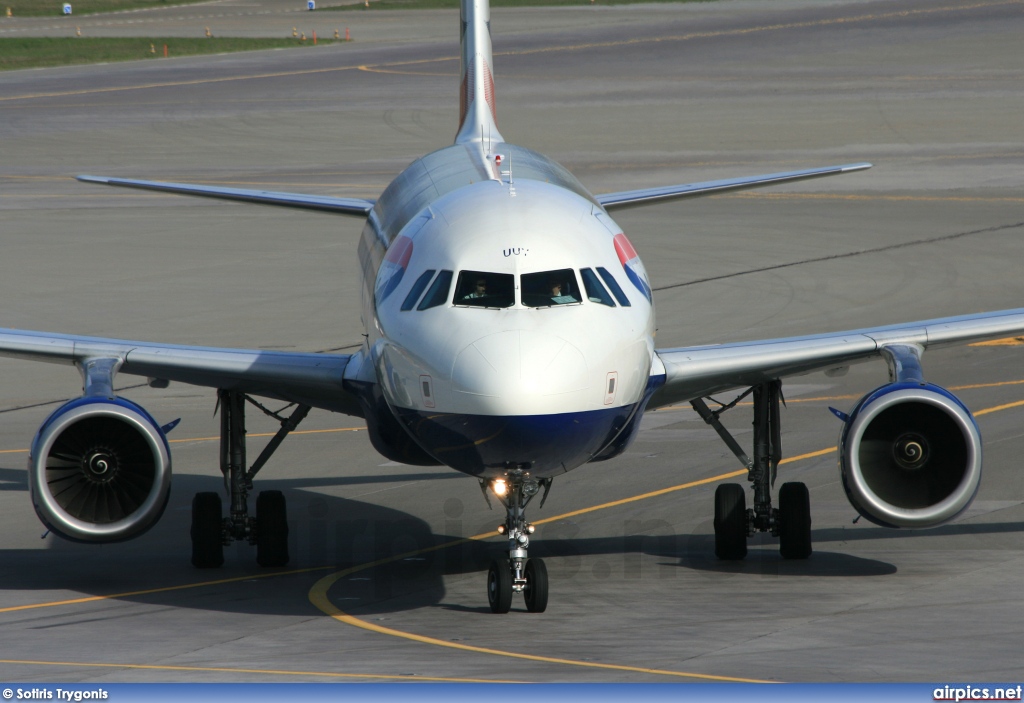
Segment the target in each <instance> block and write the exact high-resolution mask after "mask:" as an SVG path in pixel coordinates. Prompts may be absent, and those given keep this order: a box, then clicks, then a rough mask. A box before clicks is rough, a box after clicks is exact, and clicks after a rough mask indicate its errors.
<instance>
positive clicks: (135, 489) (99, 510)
mask: <svg viewBox="0 0 1024 703" xmlns="http://www.w3.org/2000/svg"><path fill="white" fill-rule="evenodd" d="M28 473H29V491H30V493H31V496H32V503H33V505H34V507H35V510H36V514H37V515H38V516H39V519H40V520H42V521H43V524H45V525H46V526H47V527H48V528H49V529H51V530H53V531H54V532H56V533H57V534H59V535H61V536H62V537H65V538H67V539H70V540H73V541H79V542H118V541H122V540H127V539H131V538H132V537H137V536H138V535H140V534H142V533H143V532H145V531H146V530H148V529H149V528H150V527H152V526H153V525H154V524H155V523H156V521H157V520H158V519H159V518H160V516H161V515H162V514H163V511H164V508H165V507H166V506H167V500H168V498H169V497H170V488H171V458H170V451H169V449H168V446H167V440H166V438H165V437H164V434H163V432H162V431H161V430H160V427H159V426H158V425H157V424H156V422H155V421H154V420H153V418H152V417H150V415H149V413H147V412H146V411H145V410H143V409H142V408H141V407H140V406H138V405H136V404H135V403H132V402H131V401H128V400H125V399H123V398H116V399H114V400H109V399H107V398H96V397H88V398H79V399H77V400H73V401H71V402H69V403H66V404H65V405H63V406H61V407H60V408H58V409H57V410H56V411H55V412H54V413H53V414H52V415H50V417H49V418H47V420H46V422H44V423H43V425H42V427H40V428H39V431H38V432H37V433H36V436H35V439H34V440H33V441H32V449H31V451H30V453H29V459H28Z"/></svg>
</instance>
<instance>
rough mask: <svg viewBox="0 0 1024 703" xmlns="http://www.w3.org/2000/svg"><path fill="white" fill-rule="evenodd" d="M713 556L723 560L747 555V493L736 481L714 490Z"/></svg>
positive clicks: (736, 558)
mask: <svg viewBox="0 0 1024 703" xmlns="http://www.w3.org/2000/svg"><path fill="white" fill-rule="evenodd" d="M715 556H716V557H718V558H719V559H722V560H725V561H736V560H738V559H743V558H744V557H746V556H747V495H746V492H745V491H744V490H743V486H741V485H740V484H738V483H723V484H722V485H720V486H719V487H718V488H717V489H716V490H715Z"/></svg>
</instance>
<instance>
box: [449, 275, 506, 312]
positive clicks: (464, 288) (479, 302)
mask: <svg viewBox="0 0 1024 703" xmlns="http://www.w3.org/2000/svg"><path fill="white" fill-rule="evenodd" d="M515 300H516V294H515V276H513V275H512V274H510V273H489V272H487V271H462V272H461V273H459V283H458V285H457V286H456V288H455V299H454V301H453V302H454V303H455V305H471V306H474V307H479V308H509V307H512V305H513V303H515Z"/></svg>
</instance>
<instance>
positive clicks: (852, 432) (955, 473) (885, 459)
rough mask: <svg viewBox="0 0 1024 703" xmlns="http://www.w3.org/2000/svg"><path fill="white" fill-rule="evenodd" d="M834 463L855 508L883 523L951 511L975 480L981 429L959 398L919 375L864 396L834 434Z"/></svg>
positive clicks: (923, 522) (941, 517)
mask: <svg viewBox="0 0 1024 703" xmlns="http://www.w3.org/2000/svg"><path fill="white" fill-rule="evenodd" d="M839 468H840V472H841V473H842V477H843V488H844V489H846V496H847V498H849V500H850V503H851V504H852V505H853V507H854V508H856V510H857V512H859V513H860V514H861V515H863V516H864V517H865V518H867V519H868V520H870V521H871V522H874V523H875V524H877V525H882V526H885V527H934V526H936V525H941V524H943V523H945V522H948V521H950V520H952V519H953V518H955V517H956V516H957V515H959V514H960V513H962V512H963V511H964V510H966V509H967V507H968V506H969V505H970V504H971V501H972V500H974V496H975V494H976V493H977V491H978V485H979V484H980V483H981V436H980V435H979V433H978V425H977V424H976V423H975V422H974V418H973V417H972V416H971V413H970V411H969V410H968V409H967V408H966V407H965V406H964V404H963V403H961V402H960V399H959V398H957V397H956V396H954V395H953V394H952V393H950V392H949V391H947V390H946V389H944V388H940V387H939V386H935V385H932V384H923V383H890V384H888V385H885V386H882V387H881V388H878V389H876V390H874V391H873V392H871V393H869V394H868V395H866V396H864V397H863V398H862V399H861V400H860V402H859V403H857V406H856V407H855V408H854V410H853V412H852V413H851V414H850V416H849V418H848V419H847V421H846V423H845V424H844V426H843V430H842V433H841V434H840V437H839Z"/></svg>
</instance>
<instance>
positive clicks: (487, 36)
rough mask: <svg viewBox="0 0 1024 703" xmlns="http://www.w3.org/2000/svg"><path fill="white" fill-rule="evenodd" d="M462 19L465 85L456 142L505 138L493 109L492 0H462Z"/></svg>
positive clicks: (463, 83)
mask: <svg viewBox="0 0 1024 703" xmlns="http://www.w3.org/2000/svg"><path fill="white" fill-rule="evenodd" d="M460 19H461V23H460V32H461V41H462V88H461V95H460V98H461V100H460V109H459V132H458V134H456V135H455V143H456V144H465V143H466V142H482V141H490V142H500V141H504V140H503V139H502V138H501V134H499V133H498V127H497V116H496V112H495V109H494V76H493V75H492V74H491V8H490V0H462V12H461V17H460Z"/></svg>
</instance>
